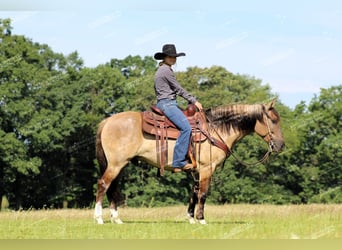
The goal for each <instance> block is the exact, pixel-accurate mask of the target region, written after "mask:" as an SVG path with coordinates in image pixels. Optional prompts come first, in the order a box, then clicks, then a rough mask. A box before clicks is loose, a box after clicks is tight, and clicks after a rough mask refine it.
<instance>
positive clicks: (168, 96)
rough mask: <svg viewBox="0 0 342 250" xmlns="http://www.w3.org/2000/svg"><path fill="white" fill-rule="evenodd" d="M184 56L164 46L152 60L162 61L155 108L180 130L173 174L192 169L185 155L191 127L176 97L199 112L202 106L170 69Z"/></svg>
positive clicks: (157, 77)
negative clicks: (185, 101) (193, 105)
mask: <svg viewBox="0 0 342 250" xmlns="http://www.w3.org/2000/svg"><path fill="white" fill-rule="evenodd" d="M179 56H185V53H177V51H176V47H175V45H174V44H165V45H164V46H163V48H162V52H157V53H155V54H154V59H156V60H162V61H161V62H160V63H159V68H158V70H157V72H156V74H155V76H154V89H155V93H156V96H157V100H158V102H157V107H158V108H159V109H161V110H162V111H163V112H164V114H165V115H166V116H167V118H169V120H170V121H172V122H173V123H174V124H175V125H176V126H177V127H178V129H179V130H180V135H179V137H178V139H177V141H176V145H175V148H174V153H173V162H172V167H173V168H174V170H175V172H177V171H178V170H179V169H180V170H185V169H190V168H192V167H193V166H192V164H190V163H188V162H187V161H186V159H185V158H186V155H187V151H188V148H189V143H190V136H191V126H190V124H189V122H188V120H187V118H186V117H185V115H184V114H183V112H182V111H181V110H180V109H179V107H178V106H177V101H176V96H177V95H178V96H181V97H183V98H184V99H185V100H187V101H188V102H190V103H193V104H195V105H196V107H197V108H198V109H199V110H200V111H201V110H202V105H201V103H199V102H198V101H197V100H196V98H195V97H193V96H192V95H190V94H189V93H188V92H187V91H186V90H185V89H183V88H182V86H181V85H180V84H179V83H178V82H177V80H176V77H175V75H174V73H173V70H172V68H171V66H172V65H174V64H175V63H176V61H177V57H179Z"/></svg>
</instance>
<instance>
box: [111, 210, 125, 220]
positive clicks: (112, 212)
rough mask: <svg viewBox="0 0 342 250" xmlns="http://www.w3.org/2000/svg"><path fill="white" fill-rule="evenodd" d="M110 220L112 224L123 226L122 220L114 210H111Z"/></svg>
mask: <svg viewBox="0 0 342 250" xmlns="http://www.w3.org/2000/svg"><path fill="white" fill-rule="evenodd" d="M110 220H111V222H112V223H114V222H115V223H116V224H123V222H122V220H121V219H120V218H119V213H118V211H117V210H115V209H113V208H111V209H110Z"/></svg>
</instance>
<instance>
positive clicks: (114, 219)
mask: <svg viewBox="0 0 342 250" xmlns="http://www.w3.org/2000/svg"><path fill="white" fill-rule="evenodd" d="M110 221H111V222H112V223H116V224H123V222H122V220H121V219H120V218H113V217H112V218H111V219H110Z"/></svg>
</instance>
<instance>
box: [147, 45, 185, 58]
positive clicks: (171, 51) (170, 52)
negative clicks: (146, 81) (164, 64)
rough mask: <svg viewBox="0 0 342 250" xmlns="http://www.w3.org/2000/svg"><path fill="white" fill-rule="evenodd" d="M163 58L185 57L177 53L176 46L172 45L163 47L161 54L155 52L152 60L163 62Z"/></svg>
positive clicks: (183, 54)
mask: <svg viewBox="0 0 342 250" xmlns="http://www.w3.org/2000/svg"><path fill="white" fill-rule="evenodd" d="M165 56H174V57H178V56H185V53H183V52H181V53H177V51H176V46H175V45H174V44H165V45H164V46H163V49H162V52H157V53H155V54H154V59H156V60H163V59H164V57H165Z"/></svg>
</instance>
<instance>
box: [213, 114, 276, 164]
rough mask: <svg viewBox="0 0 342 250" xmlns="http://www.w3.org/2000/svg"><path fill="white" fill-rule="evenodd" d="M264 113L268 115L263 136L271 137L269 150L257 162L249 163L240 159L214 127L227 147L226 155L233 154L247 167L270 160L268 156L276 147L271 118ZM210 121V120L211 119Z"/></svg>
mask: <svg viewBox="0 0 342 250" xmlns="http://www.w3.org/2000/svg"><path fill="white" fill-rule="evenodd" d="M263 113H264V115H265V116H266V126H267V133H266V134H265V135H262V136H261V138H263V139H265V137H266V136H269V137H270V141H269V143H268V150H267V152H266V153H265V155H264V156H263V157H262V158H261V159H260V160H258V161H257V162H254V163H248V162H245V161H242V160H240V159H239V158H238V157H237V156H236V155H235V154H234V152H233V151H232V150H231V148H230V147H228V145H227V144H226V143H225V142H224V140H223V138H222V137H221V136H220V134H219V133H218V132H217V131H216V129H214V131H215V133H216V135H217V136H218V137H219V139H220V141H221V142H222V143H223V144H224V145H225V146H226V147H227V152H226V157H228V156H229V155H231V156H233V158H234V159H235V160H237V161H238V162H239V163H240V164H242V165H244V166H246V167H252V166H256V165H259V164H261V163H264V162H266V161H267V160H268V158H269V157H270V155H271V153H272V152H273V148H274V141H273V136H272V131H271V128H270V124H269V120H270V117H269V116H268V114H267V113H266V112H265V111H263ZM209 122H210V121H209Z"/></svg>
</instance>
